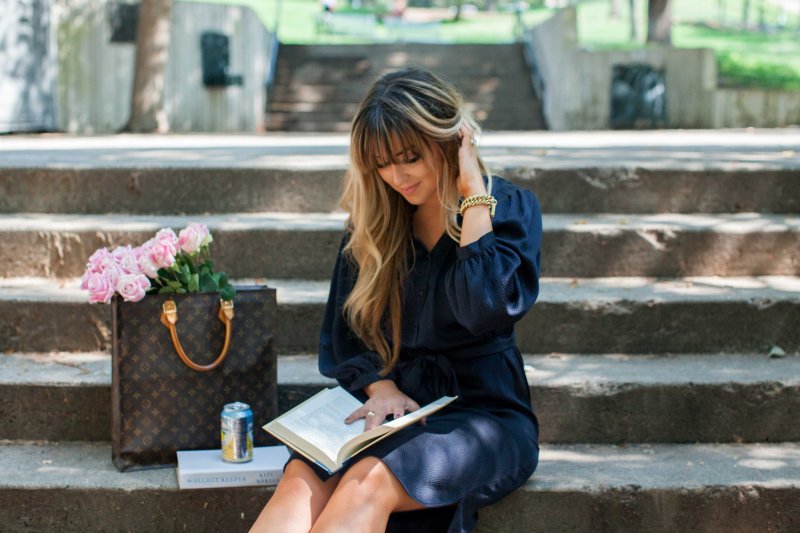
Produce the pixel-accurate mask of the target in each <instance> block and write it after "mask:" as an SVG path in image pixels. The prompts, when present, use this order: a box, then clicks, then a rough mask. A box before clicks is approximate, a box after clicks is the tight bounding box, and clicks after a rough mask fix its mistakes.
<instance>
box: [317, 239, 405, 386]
mask: <svg viewBox="0 0 800 533" xmlns="http://www.w3.org/2000/svg"><path fill="white" fill-rule="evenodd" d="M348 238H349V237H348V234H345V236H344V237H343V238H342V244H341V246H340V247H339V253H338V255H337V257H336V266H335V267H334V270H333V278H332V279H331V289H330V294H329V295H328V303H327V305H326V307H325V316H324V318H323V320H322V330H321V332H320V338H319V361H318V363H319V371H320V373H321V374H322V375H323V376H326V377H329V378H333V379H335V380H336V381H337V382H338V383H339V385H341V386H342V388H344V389H346V390H348V391H350V392H351V393H353V394H354V396H356V397H357V398H359V399H360V400H361V401H366V399H367V398H368V397H367V395H366V393H365V392H364V391H363V388H364V387H366V386H367V385H369V384H370V383H373V382H375V381H378V380H380V379H392V377H393V374H394V371H393V372H392V373H390V374H389V375H388V376H386V377H385V378H382V377H381V376H380V375H379V374H378V371H379V370H380V369H381V368H382V362H381V358H380V356H379V355H378V353H377V352H375V351H373V350H368V349H367V348H366V347H365V346H364V344H363V342H361V340H360V339H359V338H358V337H357V336H356V334H355V333H353V331H352V330H351V329H350V326H349V325H348V323H347V321H346V320H345V317H344V314H343V312H342V308H343V306H344V302H345V300H346V299H347V296H348V295H349V294H350V292H351V291H352V290H353V286H354V284H355V280H356V275H357V272H356V270H355V267H354V266H353V265H352V264H351V263H350V261H348V260H347V258H346V257H344V256H343V254H342V249H343V248H344V245H345V244H346V243H347V240H348Z"/></svg>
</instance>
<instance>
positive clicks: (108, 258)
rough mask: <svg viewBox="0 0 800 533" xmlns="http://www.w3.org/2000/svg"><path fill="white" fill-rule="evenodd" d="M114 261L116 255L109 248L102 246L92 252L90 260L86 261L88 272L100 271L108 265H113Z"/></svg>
mask: <svg viewBox="0 0 800 533" xmlns="http://www.w3.org/2000/svg"><path fill="white" fill-rule="evenodd" d="M114 263H115V260H114V256H113V255H111V252H109V251H108V248H100V249H99V250H97V251H96V252H95V253H93V254H92V256H91V257H90V258H89V261H88V262H87V263H86V273H87V274H88V273H90V272H95V273H100V272H102V271H103V270H105V269H106V267H107V266H108V265H113V264H114Z"/></svg>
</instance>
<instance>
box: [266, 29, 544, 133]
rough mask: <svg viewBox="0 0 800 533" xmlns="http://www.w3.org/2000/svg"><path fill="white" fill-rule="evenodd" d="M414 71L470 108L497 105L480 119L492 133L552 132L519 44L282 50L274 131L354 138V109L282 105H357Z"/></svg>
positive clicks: (479, 113)
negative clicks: (374, 87)
mask: <svg viewBox="0 0 800 533" xmlns="http://www.w3.org/2000/svg"><path fill="white" fill-rule="evenodd" d="M500 58H502V59H501V60H499V61H498V59H500ZM408 65H418V66H422V67H426V68H429V69H431V70H433V71H434V72H437V73H438V74H440V75H441V76H442V77H444V78H445V79H448V80H450V81H451V82H452V83H453V84H454V86H455V87H457V88H458V90H459V91H460V92H461V93H462V94H463V95H464V100H465V101H466V102H470V103H473V102H476V100H477V97H479V96H481V95H485V96H487V97H489V98H490V99H491V103H488V104H484V103H478V104H477V105H476V107H477V109H476V110H475V116H476V118H477V119H478V120H479V121H482V122H485V126H486V127H487V128H503V129H509V130H535V129H543V128H544V120H543V119H542V115H541V109H540V104H539V101H538V99H537V98H536V96H535V94H534V91H533V89H532V86H531V80H530V74H529V72H528V66H527V65H526V63H525V60H524V55H523V50H522V46H521V45H519V44H511V45H497V46H490V47H487V48H484V49H481V48H480V47H476V46H461V45H444V46H431V45H422V46H418V45H417V46H402V47H400V48H398V47H395V46H394V45H391V46H375V47H362V46H355V47H354V46H347V45H344V46H329V47H328V49H327V50H323V49H318V48H302V49H298V48H293V47H291V46H290V47H283V46H282V47H281V48H280V50H279V52H278V62H277V69H276V76H275V80H274V84H273V86H272V87H271V88H270V95H269V103H268V114H269V121H268V126H267V129H268V130H273V131H275V130H291V131H309V130H310V129H313V130H315V131H343V132H345V131H348V130H349V122H350V120H351V119H352V115H353V113H352V111H351V112H348V111H347V109H346V106H340V107H339V108H337V109H334V110H330V111H311V112H307V113H301V114H297V113H292V114H289V115H288V116H287V115H285V114H282V113H281V112H280V111H279V110H278V109H276V107H275V105H274V103H275V102H282V101H284V100H285V99H289V100H290V101H293V102H297V101H300V102H303V101H304V100H302V97H301V96H300V93H301V91H302V92H304V93H305V94H311V95H312V96H311V98H312V99H311V100H308V101H319V99H320V96H319V95H321V94H324V95H325V99H326V100H328V101H331V102H351V103H357V102H359V101H361V99H362V98H363V97H364V95H365V92H366V91H367V90H368V88H369V86H370V84H371V83H372V82H373V81H374V80H375V79H377V78H378V77H380V76H381V75H382V74H384V73H385V72H388V71H392V70H396V69H397V68H399V67H403V66H408ZM298 98H299V99H298ZM503 104H507V106H504V105H503ZM498 106H499V107H500V108H503V107H505V108H506V109H507V110H508V112H507V113H506V114H503V113H502V112H500V113H498V109H497V107H498ZM519 107H523V108H525V109H526V111H522V112H518V113H517V114H516V115H515V114H514V113H513V111H514V109H515V108H516V109H518V108H519ZM528 109H530V111H527V110H528Z"/></svg>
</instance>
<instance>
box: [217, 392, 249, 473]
mask: <svg viewBox="0 0 800 533" xmlns="http://www.w3.org/2000/svg"><path fill="white" fill-rule="evenodd" d="M220 421H221V426H222V431H221V432H220V437H221V440H222V460H223V461H228V462H229V463H246V462H248V461H252V460H253V410H252V409H250V406H249V405H247V404H246V403H243V402H234V403H229V404H227V405H226V406H225V407H223V408H222V415H221V416H220Z"/></svg>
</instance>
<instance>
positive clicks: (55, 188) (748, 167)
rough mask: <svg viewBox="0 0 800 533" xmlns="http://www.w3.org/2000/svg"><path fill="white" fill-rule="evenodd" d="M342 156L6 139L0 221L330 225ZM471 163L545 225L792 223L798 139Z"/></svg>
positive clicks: (321, 150) (487, 139) (614, 147)
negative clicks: (545, 218)
mask: <svg viewBox="0 0 800 533" xmlns="http://www.w3.org/2000/svg"><path fill="white" fill-rule="evenodd" d="M348 128H349V126H348ZM347 146H348V139H347V136H346V135H341V134H319V133H316V134H299V133H294V134H281V135H272V134H269V135H260V136H243V135H230V136H223V135H217V136H214V135H168V136H151V137H148V136H140V135H120V136H108V137H80V138H78V137H71V136H61V135H55V136H53V135H48V136H35V135H32V136H13V137H9V138H7V139H3V142H2V143H0V212H2V213H13V212H35V213H59V212H62V213H143V214H156V213H164V214H176V213H196V214H200V213H230V212H254V211H255V212H261V211H287V212H306V211H310V212H327V211H332V210H335V209H336V208H337V199H338V196H339V193H340V190H341V183H342V177H343V175H344V170H345V168H346V166H347ZM481 154H482V155H483V157H484V159H485V160H486V162H487V163H488V164H489V166H490V168H491V169H492V171H493V172H494V173H495V174H498V175H501V176H505V177H508V178H509V179H511V180H512V181H514V182H515V183H516V184H518V185H520V186H523V187H526V188H530V189H532V190H534V191H535V192H536V193H537V195H538V196H539V199H540V201H541V204H542V208H543V210H544V212H545V213H548V214H553V213H642V214H645V213H662V212H683V213H735V212H760V213H787V214H798V213H800V180H798V179H797V172H798V169H800V136H791V135H786V134H783V133H780V132H774V131H766V132H761V131H758V132H756V133H754V134H746V133H741V132H735V131H697V132H694V131H681V132H672V131H643V132H635V133H631V132H603V133H597V132H590V133H585V132H564V133H553V132H541V133H500V132H486V133H485V134H484V135H483V137H482V139H481Z"/></svg>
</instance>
